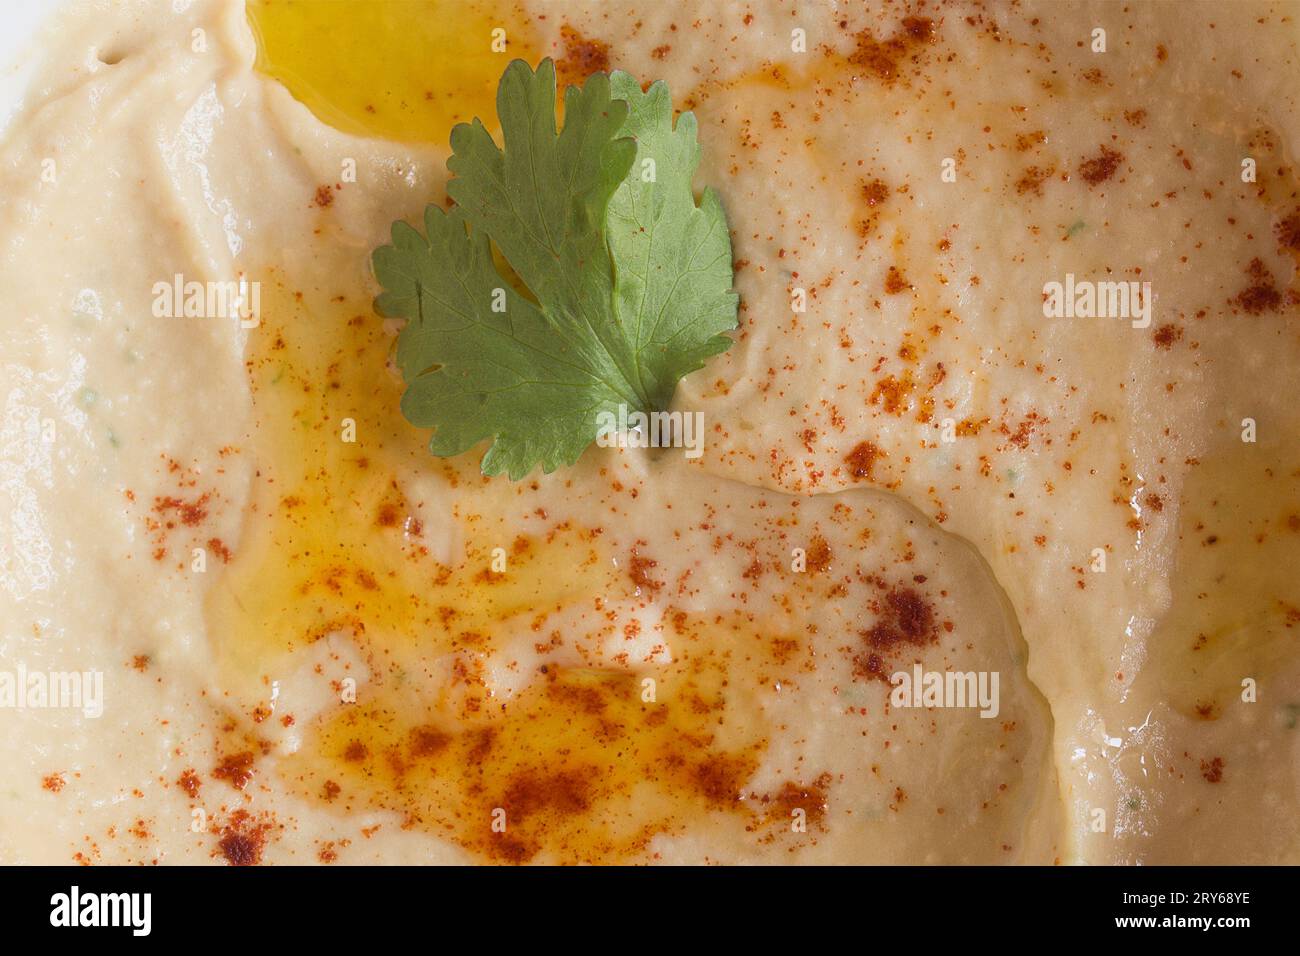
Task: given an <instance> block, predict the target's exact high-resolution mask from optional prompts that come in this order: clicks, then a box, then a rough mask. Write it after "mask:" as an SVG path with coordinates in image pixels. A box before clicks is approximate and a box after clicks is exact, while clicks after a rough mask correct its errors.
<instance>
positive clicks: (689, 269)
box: [373, 60, 737, 479]
mask: <svg viewBox="0 0 1300 956" xmlns="http://www.w3.org/2000/svg"><path fill="white" fill-rule="evenodd" d="M555 92H556V83H555V67H554V64H553V63H552V62H551V61H550V60H544V61H543V62H542V63H541V65H540V66H539V67H538V69H537V70H536V72H534V71H533V70H531V69H530V68H529V67H528V65H527V64H526V63H524V62H523V61H521V60H516V61H514V62H513V63H511V64H510V65H509V66H508V67H507V68H506V71H505V74H504V75H503V76H502V78H501V84H500V87H499V88H498V91H497V112H498V116H499V119H500V121H501V129H502V139H503V146H502V147H498V146H497V145H496V143H495V142H494V141H493V140H492V137H491V136H490V135H489V134H488V132H487V130H486V129H485V128H484V126H483V124H482V123H481V122H480V121H479V120H477V119H476V120H475V121H474V122H473V124H463V123H462V124H460V125H458V126H457V127H456V128H455V129H453V130H452V134H451V145H452V157H451V159H450V160H449V161H448V164H447V166H448V169H449V170H450V171H451V172H452V173H453V178H452V179H451V181H450V182H449V183H448V186H447V192H448V194H449V195H450V196H451V198H452V199H453V200H454V202H455V205H454V206H453V207H452V208H451V210H450V211H443V210H442V209H441V208H439V207H437V206H434V205H430V206H428V207H427V208H426V209H425V216H424V225H425V234H424V235H421V234H420V233H419V232H418V231H417V230H416V229H414V228H413V227H411V226H409V225H407V224H406V223H404V222H397V223H394V225H393V231H392V237H393V241H392V245H388V246H382V247H381V248H379V249H376V250H375V253H374V257H373V263H374V270H375V276H376V278H377V279H378V280H379V283H380V285H381V286H382V287H383V292H382V293H381V294H380V296H379V297H378V298H377V299H376V300H375V309H376V311H377V312H379V314H380V315H384V316H390V317H398V318H404V319H406V320H407V321H406V324H405V325H404V326H403V328H402V331H401V333H400V334H399V336H398V342H397V364H398V366H399V368H400V369H401V371H402V375H403V377H404V378H405V380H406V383H407V389H406V393H405V394H404V395H403V396H402V412H403V414H404V415H405V416H406V417H407V419H408V420H410V421H411V423H412V424H414V425H417V426H419V427H423V428H431V429H433V435H432V437H431V439H430V441H429V448H430V450H431V451H432V452H433V453H434V454H435V455H441V456H448V455H457V454H460V453H462V452H464V451H467V450H468V449H469V448H471V447H473V446H474V445H475V444H477V443H479V442H480V441H483V440H485V439H489V438H490V439H492V440H493V441H492V444H491V447H489V449H488V451H487V454H486V455H485V456H484V458H483V462H482V470H483V472H484V473H485V474H488V475H495V474H499V473H501V472H503V471H504V472H506V473H507V474H509V476H510V477H511V478H512V479H518V478H522V477H523V476H524V475H526V474H527V473H528V472H529V471H531V470H532V469H533V467H535V466H536V465H537V464H541V465H542V468H543V470H544V471H547V472H550V471H553V470H554V469H555V468H556V467H558V466H559V465H568V464H572V463H573V462H575V461H577V460H578V458H579V456H581V454H582V452H583V451H584V450H585V449H586V447H587V446H588V445H589V444H590V443H591V442H592V441H593V440H594V439H595V437H596V434H597V416H598V415H599V413H600V412H602V411H606V412H611V413H614V414H617V409H618V406H619V405H620V404H622V405H626V406H628V410H629V411H643V412H650V411H658V410H662V409H663V408H665V407H666V406H667V404H668V402H669V401H670V400H671V398H672V393H673V390H674V389H675V387H676V384H677V380H678V379H679V378H680V377H681V376H682V375H685V374H686V373H687V372H690V371H693V370H695V369H697V368H699V367H701V366H702V365H703V363H704V361H705V360H706V359H707V358H708V357H709V356H711V355H714V354H716V353H718V352H721V351H723V350H724V349H726V348H727V347H728V346H729V345H730V344H731V340H730V339H729V338H728V337H727V336H725V335H723V334H722V333H724V332H726V331H727V330H729V329H732V328H735V325H736V306H737V300H736V296H735V294H734V293H733V292H732V291H731V281H732V266H731V242H730V238H729V236H728V232H727V224H726V217H725V214H724V213H723V210H722V206H721V203H720V202H719V200H718V198H717V196H716V194H715V193H713V192H712V191H709V190H706V191H705V193H704V196H703V199H702V201H701V204H700V205H699V206H698V207H697V206H696V204H695V198H694V194H693V192H692V188H691V177H692V176H693V174H694V172H695V168H696V166H697V165H698V163H699V153H700V149H699V146H698V144H697V143H696V140H695V120H694V117H693V116H691V114H689V113H685V114H682V116H681V117H680V118H679V119H678V121H677V126H676V129H675V130H674V129H673V125H672V104H671V101H670V99H669V96H668V90H667V87H665V86H664V85H663V84H662V83H656V84H655V85H654V86H652V87H651V88H650V89H649V90H648V91H647V92H645V93H642V91H641V88H640V86H639V85H638V84H637V83H636V81H635V80H633V79H632V78H631V77H629V76H627V75H626V74H621V73H615V74H614V75H613V77H607V76H606V75H605V74H603V73H597V74H594V75H593V76H591V77H590V78H588V80H587V82H586V83H585V85H584V86H583V87H582V88H581V89H578V88H575V87H569V88H568V89H566V90H565V98H564V117H565V120H564V126H563V129H562V130H560V131H559V132H557V130H556V120H555ZM629 106H630V108H629ZM647 161H649V162H647ZM494 247H495V249H496V250H497V251H498V252H499V253H500V255H501V257H502V258H503V259H504V260H505V261H506V263H508V265H509V267H510V269H511V270H513V272H514V274H515V276H517V278H518V281H519V282H520V283H522V285H523V286H524V287H525V288H526V292H524V291H519V290H517V289H516V288H515V287H514V285H512V283H511V281H510V280H509V279H508V278H507V276H505V275H503V274H502V271H501V270H500V269H499V268H498V267H497V264H496V262H495V261H494V258H493V248H494Z"/></svg>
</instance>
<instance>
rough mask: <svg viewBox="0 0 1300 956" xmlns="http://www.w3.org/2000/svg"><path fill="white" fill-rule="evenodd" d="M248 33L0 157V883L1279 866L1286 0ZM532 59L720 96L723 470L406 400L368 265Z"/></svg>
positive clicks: (583, 13)
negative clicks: (730, 323)
mask: <svg viewBox="0 0 1300 956" xmlns="http://www.w3.org/2000/svg"><path fill="white" fill-rule="evenodd" d="M251 6H252V9H251V10H246V9H245V6H244V4H243V3H242V2H236V0H195V2H189V3H162V2H157V3H154V2H139V3H108V2H74V3H71V4H69V5H68V6H67V8H66V9H64V10H61V11H60V12H59V13H58V14H57V15H56V16H54V17H52V18H51V19H50V21H49V22H48V23H47V24H46V26H45V27H44V32H43V33H42V34H41V35H40V37H39V38H38V41H39V42H38V44H37V49H38V51H39V52H38V53H35V54H33V56H35V57H36V58H35V59H33V60H30V61H28V64H27V65H28V68H29V69H30V70H31V72H32V75H31V79H30V81H29V82H28V84H27V88H26V93H25V95H24V97H23V98H22V100H21V102H20V103H19V104H18V105H17V108H16V109H15V110H14V111H13V113H12V115H11V117H10V118H9V120H8V121H7V125H6V126H5V127H4V129H3V139H2V140H0V292H3V298H4V310H3V317H2V318H0V401H3V406H4V407H3V420H2V423H0V545H2V547H3V550H2V551H0V767H3V768H4V772H3V774H2V775H0V862H4V863H65V862H72V861H79V862H84V863H107V864H121V863H195V862H208V861H211V862H217V863H231V864H252V863H301V862H315V861H319V862H323V863H331V862H336V861H337V862H339V863H349V864H362V863H412V862H429V863H436V862H467V863H469V862H511V863H521V862H538V863H553V862H575V863H576V862H669V863H742V862H771V863H812V862H821V863H936V864H941V863H1063V864H1067V863H1078V862H1089V863H1194V862H1195V863H1296V862H1300V833H1298V824H1297V820H1298V819H1300V815H1298V814H1297V800H1298V797H1300V791H1298V787H1300V727H1298V726H1297V724H1298V723H1300V654H1297V644H1296V642H1297V639H1298V638H1297V635H1300V584H1297V582H1296V577H1295V573H1294V572H1295V569H1296V568H1297V567H1300V443H1298V442H1297V439H1300V416H1298V415H1297V412H1296V409H1295V401H1294V396H1293V394H1292V393H1293V390H1294V382H1295V380H1296V375H1295V370H1296V369H1297V367H1300V324H1297V323H1298V322H1300V285H1297V281H1296V270H1297V261H1298V257H1300V169H1298V168H1297V166H1296V162H1297V153H1298V151H1300V109H1298V104H1297V100H1296V97H1297V95H1298V93H1297V91H1298V90H1300V83H1297V80H1298V79H1300V61H1298V60H1300V50H1298V43H1300V21H1298V20H1297V17H1298V16H1300V8H1297V6H1296V5H1294V4H1270V3H1233V4H1220V3H1204V4H1200V3H1196V4H1178V5H1174V4H1155V3H1150V4H1144V3H1133V4H1129V5H1117V4H1103V3H1096V4H1087V3H1079V4H1055V3H1020V4H1014V5H1013V4H965V3H953V4H927V3H917V4H911V5H907V4H876V3H871V4H864V5H858V4H849V5H840V4H833V3H800V4H792V3H780V2H770V0H751V2H745V3H735V4H721V5H717V4H706V3H679V4H662V3H629V2H625V0H618V2H602V3H599V4H597V3H591V4H587V3H565V4H554V3H545V2H541V0H538V2H536V3H520V4H514V3H509V2H505V0H502V2H489V3H482V4H470V5H467V4H455V5H451V4H448V3H443V2H432V3H411V4H379V5H368V6H365V7H363V5H359V4H324V3H322V4H310V3H308V4H286V3H282V2H279V3H278V2H275V0H266V2H259V3H255V4H252V5H251ZM496 28H502V29H504V30H505V31H506V33H505V35H506V37H508V43H507V47H508V49H507V52H506V53H504V54H502V53H497V52H493V51H492V50H491V43H492V31H493V30H494V29H496ZM1098 30H1101V31H1103V34H1102V35H1101V37H1100V41H1101V48H1099V45H1098V41H1099V35H1098V33H1097V32H1096V31H1098ZM545 56H550V57H552V58H554V59H555V61H556V63H557V66H558V72H559V75H560V79H561V82H570V83H574V82H581V81H582V80H583V79H585V77H586V76H587V75H589V74H590V73H593V72H595V71H598V70H609V69H615V68H617V69H624V70H627V71H629V72H631V73H632V74H634V75H635V76H636V77H638V78H639V79H642V80H643V81H647V82H648V81H650V80H653V79H663V80H665V81H666V82H667V83H668V85H669V87H670V89H671V90H672V93H673V97H674V103H675V104H676V105H677V106H678V107H679V108H681V109H690V110H692V111H694V113H695V114H696V116H697V118H698V121H699V139H700V143H701V146H702V148H703V162H702V165H701V169H700V172H699V176H698V180H699V183H698V184H699V185H701V186H702V185H703V184H706V183H707V184H709V185H711V186H712V187H713V188H714V189H716V190H717V191H718V192H719V194H720V195H721V197H722V200H723V202H724V204H725V206H726V210H727V216H728V219H729V223H730V227H731V231H732V243H733V249H734V256H735V284H736V288H737V291H738V292H739V293H740V296H741V305H740V326H739V329H738V330H737V332H736V333H735V336H734V337H735V339H736V342H735V345H734V346H733V347H732V348H731V349H730V350H729V351H727V352H725V353H724V354H722V355H720V356H718V357H716V358H714V359H713V360H712V361H711V362H710V363H709V364H708V365H707V366H706V367H705V368H704V369H702V370H701V371H699V372H697V373H694V374H693V375H691V376H689V377H687V378H686V379H684V380H683V381H682V383H681V384H680V385H679V387H678V390H677V393H676V398H675V405H674V408H675V409H676V410H679V411H683V412H687V413H697V412H698V413H701V414H702V416H703V417H702V421H703V423H704V443H703V450H702V455H701V456H700V457H698V458H696V457H690V456H687V455H686V454H684V452H683V449H680V448H661V449H637V448H624V449H619V448H601V447H595V446H593V447H591V448H589V449H588V451H587V452H586V453H585V454H584V455H583V457H582V459H581V460H580V462H579V463H578V464H577V465H576V466H574V467H572V468H569V469H560V470H558V471H556V472H554V473H552V474H550V475H543V474H541V473H540V472H535V473H534V474H532V475H531V476H529V477H528V478H526V479H524V480H521V481H517V482H511V481H509V480H508V479H507V478H505V477H504V476H500V477H496V478H485V477H484V476H482V475H481V474H480V473H479V468H478V462H479V458H480V457H481V454H482V448H480V449H477V450H476V451H474V452H471V453H469V454H466V455H464V456H461V457H458V458H453V459H440V458H435V457H433V456H432V455H430V454H429V452H428V450H427V447H426V445H427V441H428V434H427V432H422V431H420V430H418V429H416V428H414V427H412V426H410V425H409V424H407V423H406V422H405V421H404V420H403V419H402V417H401V415H400V413H399V411H398V402H399V399H400V396H401V393H402V389H403V385H402V382H401V379H400V377H399V376H398V374H397V373H396V371H395V369H394V367H393V363H392V361H391V358H390V356H391V351H392V344H393V339H394V336H395V333H396V328H397V326H396V323H394V322H393V321H392V320H388V321H386V320H384V319H381V318H379V317H378V316H377V315H376V314H375V313H374V311H373V309H372V300H373V298H374V296H375V295H376V293H377V291H378V287H377V285H376V282H375V279H374V277H373V275H372V273H371V269H370V253H371V252H372V250H373V249H374V248H375V247H377V246H379V245H382V244H383V243H385V242H387V241H388V237H389V230H390V227H391V225H392V223H393V222H394V221H395V220H398V219H406V220H408V221H410V222H415V223H418V222H419V221H420V218H421V215H422V212H423V209H424V207H425V205H426V203H430V202H433V203H439V204H441V203H444V202H445V201H446V194H445V184H446V181H447V176H448V173H447V171H446V167H445V163H446V159H447V155H448V147H447V141H448V134H449V131H450V127H451V125H452V124H453V123H455V122H459V121H464V120H468V119H470V118H472V117H473V116H475V115H478V116H481V117H483V119H484V120H485V122H486V123H487V124H488V126H489V127H490V128H492V129H495V114H494V110H493V102H492V91H493V90H494V89H495V85H496V81H497V78H498V77H499V76H500V74H501V71H502V70H503V69H504V67H505V65H506V63H507V62H508V61H509V60H510V59H511V58H512V57H521V58H523V59H526V60H528V61H529V62H530V63H533V64H535V63H536V62H537V61H538V60H540V59H541V58H542V57H545ZM191 283H195V284H197V285H190V284H191ZM1053 284H1057V285H1053ZM195 288H197V289H198V290H199V292H198V293H196V295H197V298H192V296H191V292H192V291H193V289H195ZM1085 288H1086V289H1088V290H1089V293H1088V294H1089V301H1092V299H1091V292H1092V290H1097V295H1098V296H1099V298H1100V299H1102V300H1107V297H1109V299H1108V302H1109V305H1110V306H1111V307H1112V308H1111V311H1110V312H1109V313H1108V314H1107V313H1106V309H1105V308H1101V307H1100V306H1098V307H1097V308H1095V309H1090V308H1089V307H1088V306H1087V305H1086V304H1083V303H1084V300H1083V299H1082V298H1080V297H1078V296H1077V295H1076V292H1077V290H1079V289H1085ZM1130 291H1131V293H1132V294H1131V296H1130V295H1129V292H1130ZM1066 300H1068V303H1067V301H1066ZM187 303H190V304H192V305H193V308H190V307H189V305H187ZM1095 304H1096V303H1094V305H1095ZM1067 305H1068V308H1067ZM1058 306H1059V307H1060V308H1057V307H1058ZM1121 306H1122V309H1121ZM1054 310H1055V311H1054ZM1116 310H1120V311H1118V312H1117V311H1116ZM1098 312H1100V313H1102V314H1096V313H1098ZM935 673H937V674H939V675H940V676H942V675H944V674H950V675H951V674H958V675H971V683H970V684H969V689H970V697H971V699H968V700H966V701H965V704H966V706H954V705H952V704H951V702H950V701H948V702H947V703H946V704H945V703H943V702H936V701H934V700H931V701H929V702H928V704H927V702H926V701H924V700H923V699H922V698H921V697H920V696H918V697H917V699H916V701H906V702H900V701H899V700H898V699H896V698H895V696H894V695H895V692H896V690H897V688H896V687H895V683H896V680H895V675H898V674H906V675H909V676H913V675H914V678H915V681H916V683H917V684H918V688H917V690H916V693H917V694H918V695H919V694H920V688H919V685H920V684H921V683H922V682H923V677H924V675H926V674H935Z"/></svg>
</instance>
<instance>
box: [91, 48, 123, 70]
mask: <svg viewBox="0 0 1300 956" xmlns="http://www.w3.org/2000/svg"><path fill="white" fill-rule="evenodd" d="M97 55H98V57H99V62H100V63H103V64H104V65H105V66H112V65H113V64H115V63H121V62H122V58H123V57H125V56H126V54H125V53H124V52H123V51H122V50H119V49H118V48H117V47H109V48H108V49H106V50H100V51H99V52H98V54H97Z"/></svg>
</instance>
